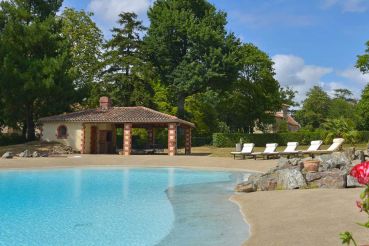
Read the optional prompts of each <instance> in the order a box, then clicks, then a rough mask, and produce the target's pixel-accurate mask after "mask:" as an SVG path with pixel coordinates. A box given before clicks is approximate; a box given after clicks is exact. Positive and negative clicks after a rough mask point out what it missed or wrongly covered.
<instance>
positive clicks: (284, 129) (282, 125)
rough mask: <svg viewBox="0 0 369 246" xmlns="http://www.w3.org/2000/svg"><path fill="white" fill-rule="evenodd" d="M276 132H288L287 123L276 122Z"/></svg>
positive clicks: (282, 121)
mask: <svg viewBox="0 0 369 246" xmlns="http://www.w3.org/2000/svg"><path fill="white" fill-rule="evenodd" d="M276 128H277V132H288V123H287V121H285V120H277V121H276Z"/></svg>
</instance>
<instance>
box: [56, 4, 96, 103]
mask: <svg viewBox="0 0 369 246" xmlns="http://www.w3.org/2000/svg"><path fill="white" fill-rule="evenodd" d="M92 16H93V14H92V13H86V12H84V11H82V10H81V11H77V10H75V9H72V8H65V9H64V11H63V13H62V15H61V18H62V24H63V25H62V33H63V35H64V37H65V38H66V39H67V41H68V43H69V49H70V54H71V64H72V66H71V68H70V71H69V73H70V74H72V75H73V77H74V87H75V88H76V89H77V92H78V99H79V101H82V102H83V104H84V105H86V106H96V105H97V103H98V98H99V95H98V94H97V93H96V92H97V91H98V87H99V83H97V81H98V78H97V76H98V75H99V74H100V73H101V69H102V64H101V61H102V51H103V48H102V45H103V34H102V32H101V30H100V29H99V28H98V27H97V26H96V23H95V22H94V21H93V20H92V19H91V17H92Z"/></svg>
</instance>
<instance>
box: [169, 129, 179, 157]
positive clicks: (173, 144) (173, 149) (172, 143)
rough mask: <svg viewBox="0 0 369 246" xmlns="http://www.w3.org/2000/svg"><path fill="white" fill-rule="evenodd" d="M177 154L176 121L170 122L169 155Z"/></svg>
mask: <svg viewBox="0 0 369 246" xmlns="http://www.w3.org/2000/svg"><path fill="white" fill-rule="evenodd" d="M176 154H177V125H176V124H175V123H169V124H168V155H170V156H174V155H176Z"/></svg>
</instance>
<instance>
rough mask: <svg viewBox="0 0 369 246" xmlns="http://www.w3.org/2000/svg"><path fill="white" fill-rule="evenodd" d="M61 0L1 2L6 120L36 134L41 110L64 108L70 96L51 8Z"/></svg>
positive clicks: (63, 47) (0, 66)
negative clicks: (36, 124)
mask: <svg viewBox="0 0 369 246" xmlns="http://www.w3.org/2000/svg"><path fill="white" fill-rule="evenodd" d="M61 5H62V1H61V0H47V1H39V0H10V1H7V2H0V88H1V89H0V93H1V95H0V96H1V97H2V99H3V101H4V102H3V103H4V106H5V108H4V111H3V112H4V117H5V124H7V125H11V126H17V125H19V124H23V129H24V133H25V135H26V137H27V139H28V140H33V139H34V138H35V121H36V119H37V118H38V117H39V116H40V115H46V114H52V113H56V112H60V111H64V110H67V109H68V106H69V104H70V102H71V101H73V100H74V88H73V84H72V80H71V79H70V75H69V74H68V71H69V68H70V62H69V53H68V44H67V42H66V40H65V39H64V38H63V37H62V35H61V27H62V25H61V21H60V20H58V19H57V18H56V13H57V11H58V10H59V8H60V6H61Z"/></svg>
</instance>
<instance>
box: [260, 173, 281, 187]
mask: <svg viewBox="0 0 369 246" xmlns="http://www.w3.org/2000/svg"><path fill="white" fill-rule="evenodd" d="M277 184H278V175H277V174H276V173H270V174H266V175H262V176H261V177H260V178H259V180H258V182H257V186H258V189H260V190H262V191H266V190H276V189H277Z"/></svg>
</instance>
